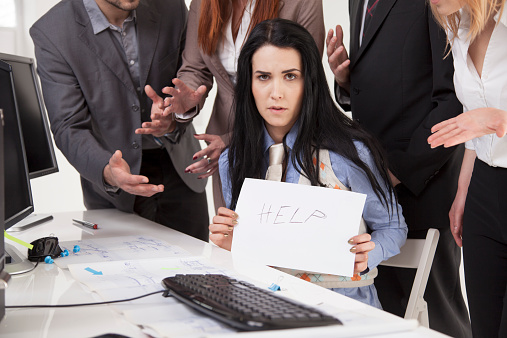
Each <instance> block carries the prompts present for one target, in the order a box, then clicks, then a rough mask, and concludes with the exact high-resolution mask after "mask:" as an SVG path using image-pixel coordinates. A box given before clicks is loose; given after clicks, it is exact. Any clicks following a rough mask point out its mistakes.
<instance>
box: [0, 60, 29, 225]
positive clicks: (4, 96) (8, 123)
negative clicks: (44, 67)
mask: <svg viewBox="0 0 507 338" xmlns="http://www.w3.org/2000/svg"><path fill="white" fill-rule="evenodd" d="M0 93H1V95H0V109H2V112H3V117H4V118H3V121H4V148H3V150H4V163H3V165H4V196H2V199H3V201H4V212H5V216H4V217H5V229H8V228H9V227H11V226H12V225H14V224H15V223H17V222H18V221H20V220H21V219H23V218H25V217H26V216H28V215H29V214H30V213H32V212H33V202H32V192H31V190H30V179H29V177H28V168H27V162H26V158H25V151H24V143H23V136H22V133H21V128H20V125H19V118H18V114H17V105H16V100H15V92H14V85H13V80H12V72H11V70H10V66H9V65H8V64H6V63H4V62H2V61H0Z"/></svg>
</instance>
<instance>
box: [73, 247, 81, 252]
mask: <svg viewBox="0 0 507 338" xmlns="http://www.w3.org/2000/svg"><path fill="white" fill-rule="evenodd" d="M80 250H81V248H80V247H79V245H74V250H72V251H74V253H76V252H79V251H80Z"/></svg>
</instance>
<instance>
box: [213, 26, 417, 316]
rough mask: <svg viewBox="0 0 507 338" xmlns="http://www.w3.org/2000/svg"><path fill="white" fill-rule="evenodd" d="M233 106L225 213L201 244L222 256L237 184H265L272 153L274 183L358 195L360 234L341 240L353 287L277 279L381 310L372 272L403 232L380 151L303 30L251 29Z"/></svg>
mask: <svg viewBox="0 0 507 338" xmlns="http://www.w3.org/2000/svg"><path fill="white" fill-rule="evenodd" d="M235 103H236V105H235V119H234V126H233V131H232V138H231V142H230V144H229V147H228V149H226V151H224V153H223V154H222V155H221V157H220V160H219V170H220V176H221V179H222V188H223V193H224V199H225V202H226V205H227V206H228V208H223V207H222V208H220V209H219V211H218V215H217V216H215V217H214V218H213V224H211V225H210V231H211V233H212V234H211V235H210V239H211V240H212V241H213V242H214V243H216V244H217V245H219V246H220V247H223V248H226V249H229V250H230V247H231V243H232V237H233V236H232V235H233V230H234V225H236V224H238V220H237V219H238V217H237V215H236V214H235V212H234V211H233V210H234V209H235V207H236V203H237V201H238V197H239V193H240V191H241V187H242V185H243V182H244V180H245V178H259V179H264V178H265V177H266V172H268V177H267V179H272V178H270V177H269V176H270V173H269V170H268V165H269V158H270V152H271V151H272V150H271V149H274V148H281V149H282V152H283V153H284V156H282V157H284V158H285V160H284V161H283V164H282V166H281V168H282V170H281V172H280V175H279V178H278V180H282V181H285V182H289V183H295V184H307V185H313V186H323V187H331V188H341V189H346V190H352V191H356V192H360V193H364V194H366V195H367V198H366V204H365V208H364V212H363V218H364V221H365V226H364V228H362V229H361V234H360V235H358V236H355V237H353V238H352V239H351V240H350V241H349V243H350V244H352V245H354V246H353V247H352V249H351V251H352V252H355V253H356V264H355V270H354V272H355V275H354V276H353V277H352V278H349V277H343V276H331V275H323V274H315V273H308V272H304V271H294V270H286V269H282V270H283V271H286V272H289V273H292V274H294V275H296V276H300V277H302V278H304V279H307V280H309V281H314V282H316V283H317V284H319V285H322V286H324V287H327V288H331V289H333V290H335V291H337V292H340V293H343V294H345V295H347V296H350V297H352V298H355V299H358V300H361V301H363V302H365V303H368V304H371V305H373V306H376V307H379V308H380V307H381V306H380V303H379V301H378V298H377V294H376V290H375V287H374V286H373V278H374V277H375V276H376V273H377V269H376V266H377V265H378V264H379V263H380V262H381V261H383V260H385V259H387V258H389V257H391V256H394V255H396V254H398V253H399V248H400V247H401V246H402V245H403V244H404V242H405V239H406V234H407V227H406V224H405V222H404V219H403V216H402V215H401V211H400V210H399V206H398V205H397V202H396V200H395V197H394V191H393V188H392V186H391V183H390V179H389V174H388V171H387V166H386V163H385V157H384V155H383V153H382V149H381V147H380V145H379V144H378V143H377V141H376V140H375V139H374V138H372V137H371V136H370V135H369V134H368V133H366V132H365V131H364V130H362V129H361V128H360V127H359V126H358V125H357V124H356V123H355V122H354V121H352V120H350V119H349V118H348V117H346V116H345V115H343V114H342V113H341V112H340V111H339V110H338V108H337V107H336V106H335V104H334V101H333V99H332V97H331V95H330V92H329V88H328V86H327V82H326V77H325V74H324V69H323V66H322V62H321V58H320V55H319V52H318V49H317V46H316V44H315V42H314V41H313V38H312V37H311V35H310V34H309V33H308V31H306V30H305V29H304V28H303V27H301V26H300V25H298V24H296V23H293V22H290V21H287V20H283V19H273V20H268V21H264V22H262V23H260V24H259V25H258V26H256V27H255V28H254V29H253V30H252V32H251V34H250V37H249V39H248V40H247V42H246V43H245V45H244V46H243V49H242V51H241V54H240V57H239V60H238V74H237V85H236V90H235ZM368 232H369V233H371V235H370V234H368ZM337 259H339V257H337ZM317 280H318V281H317Z"/></svg>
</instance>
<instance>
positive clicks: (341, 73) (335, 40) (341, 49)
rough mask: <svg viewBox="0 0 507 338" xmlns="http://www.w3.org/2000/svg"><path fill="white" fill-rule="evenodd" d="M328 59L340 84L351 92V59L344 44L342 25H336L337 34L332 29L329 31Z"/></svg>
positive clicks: (327, 41) (327, 40)
mask: <svg viewBox="0 0 507 338" xmlns="http://www.w3.org/2000/svg"><path fill="white" fill-rule="evenodd" d="M326 46H327V61H328V63H329V67H330V68H331V71H332V72H333V74H334V78H335V80H336V82H337V83H338V85H339V86H340V87H342V88H344V89H345V90H346V91H347V92H349V93H350V71H349V65H350V60H349V56H348V54H347V50H346V49H345V46H344V45H343V29H342V26H340V25H337V26H336V36H334V32H333V30H332V29H330V30H329V32H328V33H327V38H326Z"/></svg>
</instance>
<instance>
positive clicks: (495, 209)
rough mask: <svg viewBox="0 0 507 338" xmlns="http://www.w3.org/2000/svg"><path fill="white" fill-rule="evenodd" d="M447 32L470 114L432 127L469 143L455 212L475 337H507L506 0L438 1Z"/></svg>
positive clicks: (435, 140) (450, 139) (434, 139)
mask: <svg viewBox="0 0 507 338" xmlns="http://www.w3.org/2000/svg"><path fill="white" fill-rule="evenodd" d="M431 7H432V10H433V12H434V13H435V16H436V17H437V19H438V21H439V22H440V24H441V25H442V26H443V27H444V28H445V29H446V30H447V32H448V39H449V43H450V46H451V47H452V54H453V58H454V68H455V74H454V85H455V88H456V95H457V97H458V99H459V100H460V101H461V103H462V104H463V110H464V113H463V114H461V115H459V116H458V117H455V118H453V119H450V120H447V121H444V122H441V123H439V124H437V125H435V126H434V127H433V128H432V132H434V134H433V135H432V136H431V137H429V138H428V142H429V143H430V144H431V146H432V147H437V146H439V145H444V146H445V147H449V146H452V145H454V144H458V143H462V142H465V141H466V148H467V149H466V151H465V156H464V159H463V164H462V168H461V173H460V177H459V183H458V192H457V194H456V198H455V200H454V203H453V205H452V208H451V211H450V213H449V217H450V226H451V230H452V231H453V235H454V238H455V240H456V243H457V244H458V245H459V246H461V245H463V255H464V267H465V278H466V288H467V296H468V303H469V309H470V318H471V322H472V331H473V335H474V337H507V293H506V291H507V260H506V258H507V224H506V220H507V170H506V168H507V138H506V137H504V135H505V132H506V130H507V12H505V0H431Z"/></svg>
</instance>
